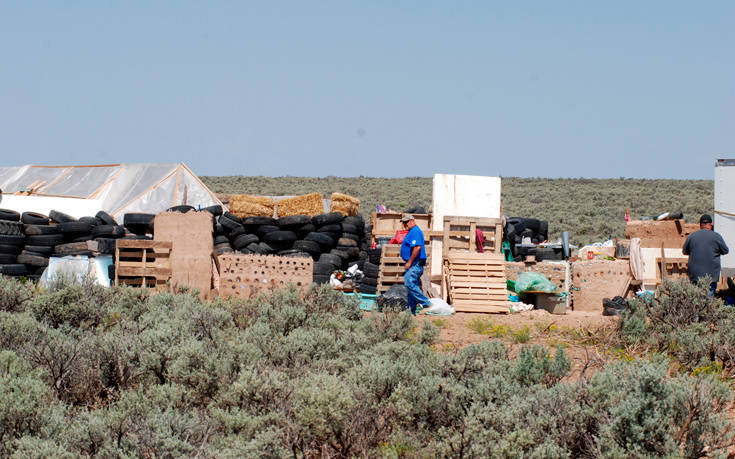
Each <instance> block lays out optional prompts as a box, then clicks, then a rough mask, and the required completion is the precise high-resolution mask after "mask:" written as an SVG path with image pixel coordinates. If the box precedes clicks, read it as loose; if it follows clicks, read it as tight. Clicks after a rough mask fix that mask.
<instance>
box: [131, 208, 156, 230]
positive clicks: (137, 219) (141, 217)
mask: <svg viewBox="0 0 735 459" xmlns="http://www.w3.org/2000/svg"><path fill="white" fill-rule="evenodd" d="M154 218H156V216H155V215H154V214H146V213H142V212H129V213H127V214H125V215H124V216H123V226H129V225H141V226H149V227H150V228H151V229H153V219H154Z"/></svg>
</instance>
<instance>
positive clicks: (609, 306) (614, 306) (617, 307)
mask: <svg viewBox="0 0 735 459" xmlns="http://www.w3.org/2000/svg"><path fill="white" fill-rule="evenodd" d="M602 306H603V309H602V315H603V316H619V315H620V314H622V313H623V311H625V310H626V309H628V301H627V300H626V299H625V298H623V297H622V296H616V297H615V298H613V299H612V300H611V299H610V298H605V299H603V300H602Z"/></svg>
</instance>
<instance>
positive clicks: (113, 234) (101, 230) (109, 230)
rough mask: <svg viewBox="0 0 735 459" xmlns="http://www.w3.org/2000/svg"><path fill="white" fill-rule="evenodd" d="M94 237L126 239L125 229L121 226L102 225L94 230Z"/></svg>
mask: <svg viewBox="0 0 735 459" xmlns="http://www.w3.org/2000/svg"><path fill="white" fill-rule="evenodd" d="M92 237H94V238H98V237H106V238H115V239H119V238H121V237H125V228H123V227H122V226H119V225H100V226H95V227H94V228H93V229H92Z"/></svg>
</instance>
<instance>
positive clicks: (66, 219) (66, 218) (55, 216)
mask: <svg viewBox="0 0 735 459" xmlns="http://www.w3.org/2000/svg"><path fill="white" fill-rule="evenodd" d="M48 217H49V218H50V219H51V220H53V221H55V222H57V223H70V222H75V221H77V219H76V218H74V217H72V216H71V215H69V214H65V213H64V212H59V211H58V210H52V211H51V212H49V213H48Z"/></svg>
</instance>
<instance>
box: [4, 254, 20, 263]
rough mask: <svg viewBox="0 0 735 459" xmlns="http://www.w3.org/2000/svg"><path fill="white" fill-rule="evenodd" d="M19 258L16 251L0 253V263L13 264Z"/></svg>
mask: <svg viewBox="0 0 735 459" xmlns="http://www.w3.org/2000/svg"><path fill="white" fill-rule="evenodd" d="M17 259H18V255H17V254H14V253H0V265H12V264H15V262H16V260H17Z"/></svg>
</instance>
